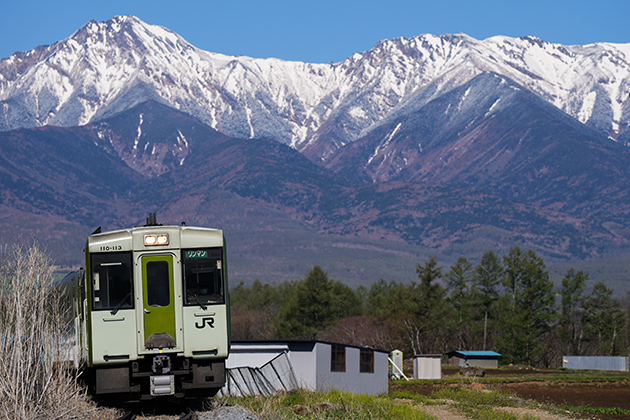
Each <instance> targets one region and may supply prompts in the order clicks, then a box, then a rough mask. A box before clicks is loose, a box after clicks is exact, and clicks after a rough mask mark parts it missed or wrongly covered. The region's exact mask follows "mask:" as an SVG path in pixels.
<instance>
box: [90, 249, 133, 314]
mask: <svg viewBox="0 0 630 420" xmlns="http://www.w3.org/2000/svg"><path fill="white" fill-rule="evenodd" d="M90 260H91V270H90V272H91V275H92V309H94V310H100V309H128V308H133V283H132V266H131V253H130V252H111V253H106V254H91V256H90Z"/></svg>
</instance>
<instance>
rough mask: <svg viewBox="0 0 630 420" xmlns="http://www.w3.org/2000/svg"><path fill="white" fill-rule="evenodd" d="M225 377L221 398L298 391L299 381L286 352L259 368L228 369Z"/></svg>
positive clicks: (220, 393)
mask: <svg viewBox="0 0 630 420" xmlns="http://www.w3.org/2000/svg"><path fill="white" fill-rule="evenodd" d="M225 376H226V378H225V379H226V381H225V386H224V387H223V388H221V390H220V391H219V393H218V394H217V395H219V396H227V395H230V396H233V397H250V396H254V395H263V396H270V395H273V394H275V393H277V392H278V391H281V390H284V391H291V390H294V389H298V381H297V378H296V377H295V372H294V371H293V366H291V361H290V360H289V355H288V353H287V352H286V351H285V352H283V353H280V354H279V355H278V356H276V357H275V358H273V359H272V360H270V361H269V362H267V363H265V364H264V365H262V366H261V367H259V368H252V367H238V368H232V369H227V370H226V373H225Z"/></svg>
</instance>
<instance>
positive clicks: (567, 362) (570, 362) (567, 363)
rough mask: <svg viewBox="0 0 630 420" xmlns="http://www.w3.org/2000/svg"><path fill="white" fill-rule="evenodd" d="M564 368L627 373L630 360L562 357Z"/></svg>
mask: <svg viewBox="0 0 630 420" xmlns="http://www.w3.org/2000/svg"><path fill="white" fill-rule="evenodd" d="M562 367H563V368H566V369H590V370H610V371H616V372H627V371H628V370H630V369H629V366H628V358H627V357H622V356H619V357H617V356H562Z"/></svg>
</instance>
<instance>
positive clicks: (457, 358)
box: [448, 350, 501, 369]
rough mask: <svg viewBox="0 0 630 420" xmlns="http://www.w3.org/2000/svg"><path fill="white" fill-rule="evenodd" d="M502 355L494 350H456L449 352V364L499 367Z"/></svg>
mask: <svg viewBox="0 0 630 420" xmlns="http://www.w3.org/2000/svg"><path fill="white" fill-rule="evenodd" d="M499 357H501V355H500V354H499V353H497V352H494V351H462V350H456V351H452V352H450V353H448V364H449V365H451V366H459V367H480V368H484V369H485V368H497V367H499Z"/></svg>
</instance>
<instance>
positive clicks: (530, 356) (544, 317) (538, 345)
mask: <svg viewBox="0 0 630 420" xmlns="http://www.w3.org/2000/svg"><path fill="white" fill-rule="evenodd" d="M503 261H504V266H505V272H504V273H505V274H504V276H503V279H502V283H503V285H504V286H505V294H504V295H503V296H502V297H501V299H500V301H499V303H500V307H499V309H500V311H499V313H500V316H499V320H500V322H501V324H502V327H503V328H502V334H501V336H500V337H499V338H498V340H497V345H499V346H500V347H501V348H502V349H503V352H504V353H505V354H504V360H505V359H508V360H509V361H510V362H512V363H515V362H516V363H525V364H527V365H534V364H536V363H537V362H539V359H540V357H541V356H542V353H543V348H544V347H543V345H542V338H543V336H544V335H545V334H547V333H548V332H549V331H550V330H551V327H552V322H553V320H554V314H555V295H554V293H553V283H552V282H551V281H550V280H549V274H548V273H547V271H546V269H545V264H544V262H543V260H542V258H540V257H539V256H538V255H536V253H535V252H534V251H531V250H530V251H527V252H523V251H521V249H520V248H518V247H514V248H511V249H510V251H509V253H508V255H506V256H505V257H504V258H503Z"/></svg>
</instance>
